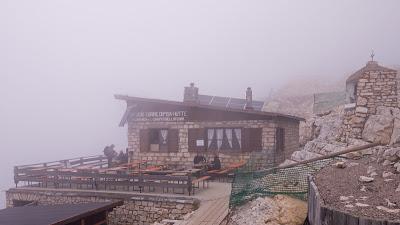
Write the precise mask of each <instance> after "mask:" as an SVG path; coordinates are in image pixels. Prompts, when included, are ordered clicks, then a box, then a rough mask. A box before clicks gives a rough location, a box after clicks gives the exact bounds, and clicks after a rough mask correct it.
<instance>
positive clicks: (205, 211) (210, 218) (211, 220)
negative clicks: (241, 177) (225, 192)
mask: <svg viewBox="0 0 400 225" xmlns="http://www.w3.org/2000/svg"><path fill="white" fill-rule="evenodd" d="M203 204H204V205H203V206H201V207H200V208H199V209H198V212H196V213H195V214H194V215H193V217H192V218H190V219H189V220H188V221H187V222H186V223H185V225H199V224H200V225H219V224H220V223H221V222H222V221H223V220H224V219H225V217H226V216H227V215H228V210H229V196H226V197H222V198H217V199H215V200H208V201H206V202H203Z"/></svg>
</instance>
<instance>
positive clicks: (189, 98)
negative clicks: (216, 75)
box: [183, 82, 199, 104]
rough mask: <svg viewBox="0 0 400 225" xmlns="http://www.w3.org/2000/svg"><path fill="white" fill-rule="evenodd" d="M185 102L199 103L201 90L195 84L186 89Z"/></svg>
mask: <svg viewBox="0 0 400 225" xmlns="http://www.w3.org/2000/svg"><path fill="white" fill-rule="evenodd" d="M183 102H186V103H196V104H197V103H199V88H197V87H195V86H194V83H193V82H192V83H190V87H185V91H184V93H183Z"/></svg>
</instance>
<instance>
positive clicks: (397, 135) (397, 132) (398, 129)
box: [390, 118, 400, 145]
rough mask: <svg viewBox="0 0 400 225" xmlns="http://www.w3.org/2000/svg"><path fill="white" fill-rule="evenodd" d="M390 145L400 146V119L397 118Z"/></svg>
mask: <svg viewBox="0 0 400 225" xmlns="http://www.w3.org/2000/svg"><path fill="white" fill-rule="evenodd" d="M390 145H400V119H398V118H395V119H394V122H393V132H392V136H391V137H390Z"/></svg>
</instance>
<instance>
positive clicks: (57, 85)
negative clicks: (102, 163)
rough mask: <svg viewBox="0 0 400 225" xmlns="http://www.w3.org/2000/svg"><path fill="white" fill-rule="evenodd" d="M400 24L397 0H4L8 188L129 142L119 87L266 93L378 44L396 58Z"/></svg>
mask: <svg viewBox="0 0 400 225" xmlns="http://www.w3.org/2000/svg"><path fill="white" fill-rule="evenodd" d="M399 28H400V1H398V0H375V1H373V0H357V1H356V0H331V1H324V0H315V1H300V0H298V1H294V0H290V1H289V0H288V1H284V0H279V1H269V0H259V1H257V0H249V1H243V0H240V1H236V0H218V1H216V0H197V1H191V0H181V1H177V0H162V1H146V0H142V1H134V0H126V1H123V0H120V1H102V0H91V1H90V0H79V1H72V0H65V1H59V0H48V1H43V0H35V1H32V0H26V1H19V0H0V146H1V149H0V151H1V153H2V154H1V157H0V171H1V172H0V179H1V180H0V187H1V189H3V190H4V189H6V188H7V187H9V185H10V184H12V166H13V165H14V164H21V163H33V162H38V161H43V160H44V161H45V160H54V159H63V158H68V157H76V156H83V155H93V154H98V153H101V151H102V149H103V147H104V146H105V145H106V144H111V143H114V144H116V147H117V148H118V149H119V148H121V149H122V148H125V147H126V144H127V143H126V137H125V136H126V130H125V129H124V128H120V127H118V123H119V120H120V117H121V115H122V113H123V110H124V104H123V103H122V102H118V101H117V100H115V99H114V98H113V94H129V95H133V96H142V97H154V98H165V99H176V100H180V99H181V98H182V94H183V87H184V86H185V85H187V84H188V83H189V82H192V81H193V82H195V83H196V85H197V86H198V87H199V88H200V92H201V93H203V94H214V95H224V96H235V97H242V96H243V95H244V91H245V89H246V88H247V87H248V86H251V87H252V88H253V93H254V95H255V96H254V98H256V99H263V98H265V97H266V96H267V95H268V93H269V92H270V90H271V88H274V89H275V90H276V89H278V88H279V87H280V86H281V85H283V84H285V83H286V82H287V81H289V80H296V79H302V78H307V77H310V76H311V77H312V76H318V77H320V78H321V79H332V78H335V77H340V76H343V75H344V74H349V73H351V72H352V71H355V70H357V69H359V68H360V67H362V66H363V65H365V63H366V61H367V60H369V54H370V52H371V49H374V50H375V53H376V59H377V60H378V61H379V62H381V63H382V64H384V65H398V64H400V29H399ZM2 173H3V174H2ZM0 206H1V205H0Z"/></svg>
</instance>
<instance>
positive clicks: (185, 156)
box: [128, 120, 299, 166]
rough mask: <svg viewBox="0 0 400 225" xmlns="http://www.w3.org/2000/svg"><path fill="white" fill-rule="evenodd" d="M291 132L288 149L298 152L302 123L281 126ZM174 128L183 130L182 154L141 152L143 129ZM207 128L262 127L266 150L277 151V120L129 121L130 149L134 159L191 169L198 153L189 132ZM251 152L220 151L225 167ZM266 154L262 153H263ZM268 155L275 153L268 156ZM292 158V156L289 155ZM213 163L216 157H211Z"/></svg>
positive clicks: (181, 134)
mask: <svg viewBox="0 0 400 225" xmlns="http://www.w3.org/2000/svg"><path fill="white" fill-rule="evenodd" d="M281 124H282V125H283V126H284V128H285V129H287V131H286V134H287V138H286V140H287V143H285V146H287V148H288V151H290V152H293V151H296V150H297V148H298V147H299V140H298V136H299V128H298V126H299V122H295V121H285V122H282V123H281ZM164 127H165V128H170V129H178V130H179V151H178V152H174V153H172V152H170V153H167V152H162V153H157V152H140V140H139V136H140V135H139V133H140V130H141V129H147V128H164ZM207 127H242V128H262V149H263V152H265V153H270V152H271V151H274V146H275V130H276V127H277V123H276V122H275V121H274V120H243V121H220V122H161V123H155V122H142V123H139V122H129V126H128V147H129V152H130V159H139V158H140V159H142V160H147V161H151V162H154V163H157V164H168V163H172V164H181V165H184V166H191V165H192V164H193V158H194V156H195V155H196V153H195V152H190V151H189V150H188V129H190V128H207ZM250 155H251V153H249V152H228V150H226V151H224V150H220V151H219V157H220V160H221V163H222V165H223V166H224V164H230V163H235V162H240V161H243V160H248V159H249V158H250ZM260 155H262V154H260ZM267 155H271V154H264V156H266V157H267ZM288 155H290V154H288ZM208 157H210V158H209V160H212V157H213V154H209V155H208Z"/></svg>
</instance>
